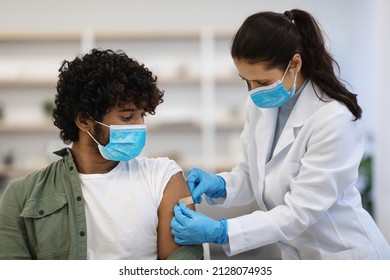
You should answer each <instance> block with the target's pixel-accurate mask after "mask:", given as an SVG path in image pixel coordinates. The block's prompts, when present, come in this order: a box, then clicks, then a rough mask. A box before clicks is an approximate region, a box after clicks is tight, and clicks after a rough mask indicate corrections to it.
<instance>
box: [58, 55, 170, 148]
mask: <svg viewBox="0 0 390 280" xmlns="http://www.w3.org/2000/svg"><path fill="white" fill-rule="evenodd" d="M59 72H60V74H59V76H58V77H59V80H58V82H57V94H56V97H55V108H54V110H53V118H54V125H55V126H57V127H58V128H59V129H60V130H61V132H60V137H61V139H62V140H63V141H64V142H65V143H70V142H75V141H77V140H78V139H79V129H78V127H77V126H76V124H75V119H76V117H77V116H78V114H80V113H81V114H82V116H84V117H88V116H90V117H92V118H93V119H95V120H97V121H101V120H102V119H103V116H104V115H105V114H106V113H108V112H109V111H110V109H111V108H113V107H114V106H116V105H119V106H124V105H125V104H128V103H130V102H132V103H133V104H134V105H135V106H136V107H137V108H139V109H143V110H145V113H148V114H151V115H154V114H155V109H156V107H157V105H158V104H160V103H162V102H163V96H164V91H161V90H160V89H159V88H158V87H157V77H156V76H154V75H153V74H152V72H151V71H149V69H148V68H146V67H145V66H144V64H139V63H138V62H137V61H136V60H134V59H132V58H129V57H128V56H127V55H126V54H125V53H124V52H123V51H117V52H114V51H112V50H110V49H108V50H99V49H93V50H92V51H91V52H90V53H88V54H85V55H84V56H83V57H76V58H75V59H74V60H73V61H67V60H65V61H63V63H62V65H61V67H60V69H59Z"/></svg>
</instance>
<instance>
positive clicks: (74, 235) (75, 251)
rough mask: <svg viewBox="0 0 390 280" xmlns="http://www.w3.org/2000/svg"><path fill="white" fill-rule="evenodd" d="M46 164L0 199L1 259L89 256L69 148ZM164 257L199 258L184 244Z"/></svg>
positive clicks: (195, 248)
mask: <svg viewBox="0 0 390 280" xmlns="http://www.w3.org/2000/svg"><path fill="white" fill-rule="evenodd" d="M56 154H57V155H59V156H62V157H63V158H62V159H61V160H59V161H56V162H53V163H52V164H50V165H49V166H48V167H46V168H43V169H41V170H37V171H34V172H32V173H30V174H29V175H27V176H25V177H22V178H20V179H17V180H14V181H13V182H11V183H10V185H9V186H8V187H7V188H6V190H5V192H4V194H3V197H2V200H1V202H0V259H59V260H66V259H73V260H85V259H87V224H86V218H85V212H84V200H83V194H82V191H81V185H80V180H79V176H78V172H77V169H76V166H75V163H74V161H73V158H72V154H71V152H70V150H69V149H66V148H65V149H62V150H60V151H58V152H56ZM168 259H203V247H202V246H201V245H199V246H183V247H180V248H179V249H177V250H175V251H174V252H173V253H172V254H171V255H170V256H169V257H168Z"/></svg>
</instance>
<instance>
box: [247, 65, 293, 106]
mask: <svg viewBox="0 0 390 280" xmlns="http://www.w3.org/2000/svg"><path fill="white" fill-rule="evenodd" d="M290 62H291V61H290ZM290 62H289V63H288V65H287V69H286V71H285V72H284V74H283V77H282V79H281V80H278V81H276V82H275V83H273V84H272V85H269V86H264V87H258V88H255V89H253V90H250V91H249V94H250V96H251V99H252V101H253V103H254V104H255V105H256V106H257V107H260V108H277V107H281V106H283V105H284V104H285V103H286V102H287V101H288V100H289V99H290V98H291V96H293V94H294V92H295V87H296V81H297V74H298V73H296V74H295V78H294V84H293V86H292V87H291V89H290V91H287V90H286V88H285V87H284V85H283V83H282V82H283V79H284V77H285V76H286V74H287V71H288V68H289V67H290Z"/></svg>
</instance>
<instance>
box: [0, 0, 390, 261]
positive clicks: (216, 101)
mask: <svg viewBox="0 0 390 280" xmlns="http://www.w3.org/2000/svg"><path fill="white" fill-rule="evenodd" d="M20 2H23V4H22V5H21V3H20ZM0 5H1V7H2V9H1V10H0V159H1V161H0V196H1V192H2V191H3V190H4V187H5V186H6V185H7V184H8V183H9V181H10V180H12V179H13V178H16V177H19V176H23V175H25V174H27V173H28V172H30V171H32V170H33V169H36V168H41V167H44V166H45V165H47V164H48V163H50V162H51V161H53V160H56V158H57V157H56V156H54V155H53V154H52V151H54V150H56V149H59V148H61V147H63V146H65V145H64V144H63V143H62V141H61V140H60V139H59V131H58V129H57V128H56V127H54V125H53V124H52V120H51V116H50V115H51V111H52V109H53V100H54V95H55V93H56V88H55V86H56V81H57V75H58V69H59V67H60V65H61V62H62V61H63V60H64V59H67V60H71V59H73V58H74V57H75V56H76V55H80V54H84V53H85V52H88V51H89V50H90V49H91V48H93V47H100V48H110V49H113V50H118V49H122V50H124V51H125V52H126V53H127V54H128V55H129V56H131V57H134V58H136V59H137V60H139V61H140V62H142V63H144V64H145V65H146V66H147V67H148V68H149V69H150V70H151V71H153V73H154V74H155V75H157V76H158V81H159V85H160V88H162V89H164V90H165V102H164V103H162V104H161V105H160V106H159V107H157V110H156V115H155V116H148V117H147V118H146V122H147V126H148V138H147V146H146V147H145V150H144V154H143V155H145V156H153V157H154V156H168V157H170V158H172V159H175V160H176V161H177V162H178V163H179V164H180V165H181V166H182V167H183V169H184V171H185V172H187V170H188V168H190V167H194V166H197V167H202V168H205V169H208V170H209V171H212V172H219V171H225V170H229V169H231V168H232V167H233V166H234V164H235V163H236V162H237V159H238V156H239V155H238V153H239V135H240V132H241V129H242V127H243V123H244V116H243V108H244V104H245V101H246V98H247V97H248V94H247V89H246V85H245V84H244V82H242V81H241V79H240V78H239V77H238V75H237V73H236V70H235V68H234V65H233V63H232V61H231V58H230V54H229V51H230V43H231V40H232V37H233V35H234V32H235V30H236V29H237V28H238V27H239V26H240V25H241V23H242V22H243V20H244V19H245V18H246V17H247V16H249V15H250V14H253V13H255V12H258V11H265V10H273V11H277V12H281V13H283V12H284V11H285V10H289V9H293V8H300V9H304V10H307V11H309V12H310V13H312V14H313V15H315V16H316V18H317V19H318V21H319V22H320V23H321V25H322V28H323V29H324V31H325V34H327V38H326V40H327V44H328V46H329V49H330V51H331V53H332V54H333V55H334V58H335V59H336V61H338V63H339V65H340V67H341V73H340V77H341V78H342V79H344V80H345V81H346V82H347V83H348V85H349V86H350V87H351V89H352V91H354V92H356V93H357V94H358V98H359V102H360V104H361V106H362V108H363V124H364V130H365V133H366V135H367V139H369V140H370V141H367V149H366V156H365V159H364V161H363V162H362V166H361V172H362V177H361V178H362V180H363V181H361V182H360V187H361V191H362V193H363V198H364V202H365V203H368V204H366V205H367V207H369V210H370V211H371V212H372V213H373V214H374V218H375V219H376V220H377V222H378V224H379V226H380V227H381V229H382V231H383V232H384V234H385V236H386V238H387V239H388V241H390V219H389V214H388V213H390V204H389V203H388V201H389V199H390V172H388V171H387V169H388V168H387V166H389V165H390V163H389V161H390V158H389V156H390V150H389V149H390V147H389V146H388V143H390V132H389V129H387V128H388V127H390V123H389V122H390V121H389V120H388V119H389V118H388V117H387V111H388V107H389V106H390V97H389V94H388V90H387V80H388V77H389V76H390V66H389V65H390V58H389V53H388V51H387V50H388V49H390V38H389V34H390V30H389V26H390V19H389V17H388V14H387V13H386V11H389V10H390V4H389V1H386V0H375V1H366V0H356V1H349V0H341V1H340V0H329V1H321V0H311V1H306V0H280V1H266V0H241V1H228V2H226V1H208V0H198V1H181V0H166V1H158V0H154V1H135V0H112V1H103V0H84V1H77V0H68V1H59V0H36V1H27V0H25V1H6V0H0ZM368 171H369V172H370V173H367V172H368ZM198 209H199V211H204V212H207V213H208V214H209V215H210V216H212V217H215V218H218V217H220V216H221V217H222V216H225V217H234V216H236V215H241V214H244V213H250V212H252V211H255V210H256V206H255V205H248V206H246V207H238V208H234V209H229V210H228V211H227V212H226V211H224V210H222V209H219V208H210V207H209V206H208V205H204V204H202V205H199V207H198ZM210 250H211V258H212V259H213V258H214V259H216V258H226V256H225V255H224V254H223V253H222V251H221V248H220V247H219V246H210ZM235 258H242V259H245V258H249V259H250V258H265V259H267V258H278V251H277V248H276V247H275V246H273V245H271V246H270V247H269V248H262V249H261V250H254V251H251V252H248V253H245V254H241V255H240V256H236V257H235Z"/></svg>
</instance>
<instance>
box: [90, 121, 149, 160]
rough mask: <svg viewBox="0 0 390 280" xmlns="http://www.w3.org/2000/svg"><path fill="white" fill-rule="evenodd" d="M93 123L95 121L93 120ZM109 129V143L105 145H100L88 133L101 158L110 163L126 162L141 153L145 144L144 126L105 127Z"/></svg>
mask: <svg viewBox="0 0 390 280" xmlns="http://www.w3.org/2000/svg"><path fill="white" fill-rule="evenodd" d="M94 121H95V120H94ZM95 122H96V123H98V124H100V125H103V126H106V127H109V128H110V141H109V142H108V144H107V145H105V146H103V145H101V144H100V143H99V142H98V141H97V140H96V139H95V138H94V137H93V136H92V135H91V134H90V133H89V131H87V133H88V134H89V136H91V138H92V139H93V140H94V141H95V142H96V144H97V145H98V149H99V151H100V154H101V155H102V157H104V158H105V159H108V160H112V161H128V160H131V159H133V158H135V157H137V156H139V154H140V153H141V151H142V149H143V148H144V146H145V142H146V125H145V124H133V125H106V124H104V123H101V122H98V121H95Z"/></svg>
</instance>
